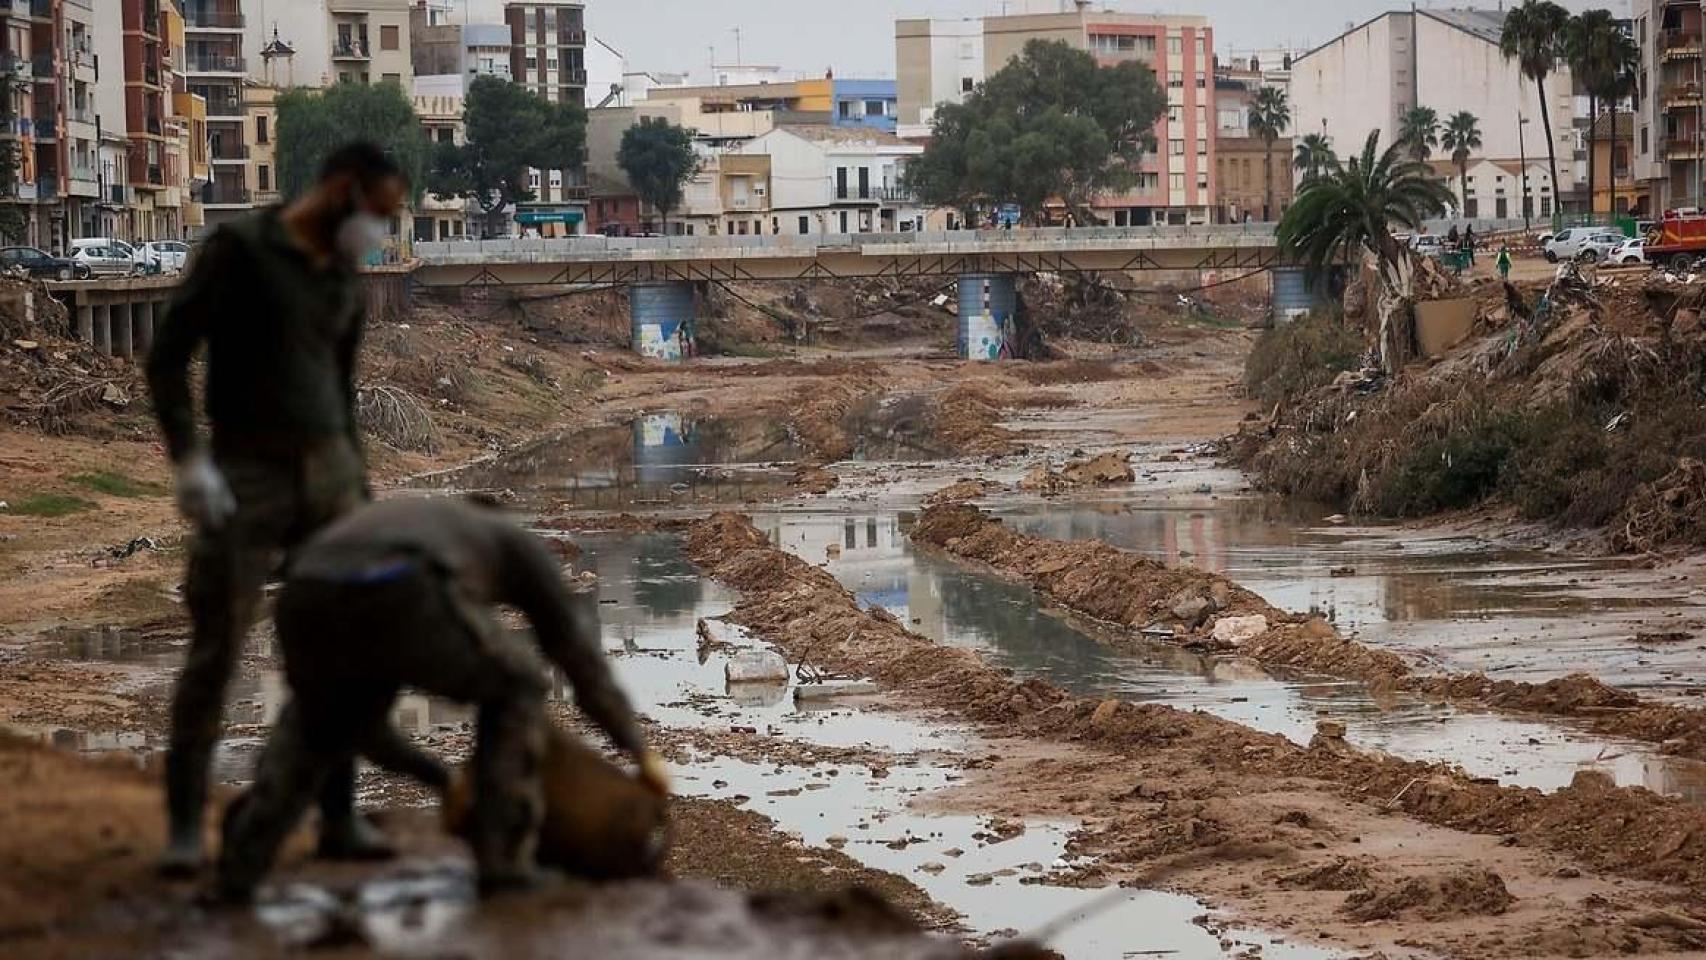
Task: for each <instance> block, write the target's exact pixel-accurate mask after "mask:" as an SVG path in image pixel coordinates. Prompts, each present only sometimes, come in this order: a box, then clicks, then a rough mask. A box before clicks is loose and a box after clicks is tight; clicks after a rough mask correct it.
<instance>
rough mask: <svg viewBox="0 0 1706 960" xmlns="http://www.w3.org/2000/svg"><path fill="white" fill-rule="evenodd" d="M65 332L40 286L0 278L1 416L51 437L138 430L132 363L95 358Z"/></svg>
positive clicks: (138, 379) (140, 407)
mask: <svg viewBox="0 0 1706 960" xmlns="http://www.w3.org/2000/svg"><path fill="white" fill-rule="evenodd" d="M72 336H73V333H72V330H71V322H70V316H69V314H68V313H67V311H66V309H65V307H64V305H63V304H61V303H59V302H58V301H56V300H54V299H52V298H51V297H49V296H48V295H47V292H46V289H45V288H44V287H43V286H42V284H40V283H39V282H34V281H23V280H16V279H11V278H0V409H4V410H5V412H6V417H7V419H9V420H10V421H11V422H13V423H15V424H18V425H19V426H24V427H29V428H33V429H36V430H40V431H42V432H43V433H47V434H52V435H55V436H64V435H67V434H82V435H89V436H96V437H110V436H114V435H117V434H121V433H133V432H135V431H137V430H139V429H146V423H145V421H144V418H145V417H146V415H147V412H148V406H147V404H146V402H139V401H144V399H145V398H146V397H147V394H148V391H147V388H146V386H145V385H144V382H143V375H142V370H141V367H140V365H139V364H137V363H135V362H133V361H130V360H124V359H121V358H118V357H106V356H102V355H101V354H100V353H99V352H98V351H97V350H96V349H95V348H94V346H93V345H92V344H87V343H82V342H80V341H77V340H75V339H72ZM118 414H132V415H134V416H131V417H123V416H115V415H118Z"/></svg>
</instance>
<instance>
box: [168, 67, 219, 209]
mask: <svg viewBox="0 0 1706 960" xmlns="http://www.w3.org/2000/svg"><path fill="white" fill-rule="evenodd" d="M172 116H173V118H174V119H175V120H176V122H177V124H178V127H179V130H180V134H179V143H178V152H179V155H180V156H181V157H182V164H183V166H182V169H183V179H184V181H185V183H184V196H183V202H182V203H181V204H180V205H179V207H178V213H179V215H180V216H181V217H182V218H183V228H184V230H185V231H186V232H187V234H188V235H190V236H194V235H196V234H199V233H200V232H201V231H202V229H203V228H204V227H206V226H207V214H206V212H205V211H203V210H202V206H201V188H202V186H203V185H204V184H206V183H207V181H208V178H209V177H211V176H212V175H213V167H212V165H211V164H209V163H208V159H207V100H206V99H205V98H203V97H201V96H199V95H197V94H193V93H188V92H185V91H182V90H180V91H178V92H176V93H173V94H172Z"/></svg>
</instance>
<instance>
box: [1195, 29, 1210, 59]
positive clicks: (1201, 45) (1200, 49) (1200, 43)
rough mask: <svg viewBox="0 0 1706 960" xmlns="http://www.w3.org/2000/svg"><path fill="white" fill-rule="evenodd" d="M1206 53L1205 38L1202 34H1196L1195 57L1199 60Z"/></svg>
mask: <svg viewBox="0 0 1706 960" xmlns="http://www.w3.org/2000/svg"><path fill="white" fill-rule="evenodd" d="M1207 55H1208V41H1207V39H1206V38H1204V37H1203V36H1201V35H1200V34H1199V35H1198V36H1197V59H1198V60H1201V59H1202V58H1203V57H1205V56H1207Z"/></svg>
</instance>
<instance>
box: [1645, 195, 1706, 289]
mask: <svg viewBox="0 0 1706 960" xmlns="http://www.w3.org/2000/svg"><path fill="white" fill-rule="evenodd" d="M1646 254H1647V262H1648V263H1651V264H1653V265H1654V266H1660V267H1669V268H1670V269H1672V270H1675V271H1676V272H1678V273H1681V272H1683V271H1685V270H1687V269H1688V268H1689V267H1691V266H1693V264H1694V261H1695V260H1697V259H1699V258H1701V257H1706V213H1701V212H1700V209H1699V208H1698V207H1684V208H1682V209H1680V210H1666V211H1665V215H1664V218H1663V219H1661V220H1660V221H1658V222H1657V223H1655V224H1653V225H1652V228H1651V229H1650V230H1648V231H1647V246H1646Z"/></svg>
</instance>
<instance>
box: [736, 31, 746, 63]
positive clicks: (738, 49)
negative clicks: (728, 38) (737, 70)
mask: <svg viewBox="0 0 1706 960" xmlns="http://www.w3.org/2000/svg"><path fill="white" fill-rule="evenodd" d="M733 33H734V35H735V64H736V65H739V64H743V63H745V62H746V61H745V60H742V59H741V56H740V28H739V27H735V28H734V31H733Z"/></svg>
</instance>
